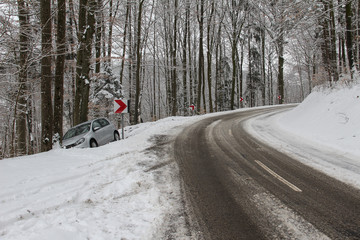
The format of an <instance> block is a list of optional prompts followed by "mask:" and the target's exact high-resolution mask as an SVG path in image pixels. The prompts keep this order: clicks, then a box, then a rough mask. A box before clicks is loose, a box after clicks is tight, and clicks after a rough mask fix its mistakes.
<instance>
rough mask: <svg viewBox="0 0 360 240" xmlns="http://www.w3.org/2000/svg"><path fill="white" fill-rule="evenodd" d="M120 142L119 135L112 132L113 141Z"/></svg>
mask: <svg viewBox="0 0 360 240" xmlns="http://www.w3.org/2000/svg"><path fill="white" fill-rule="evenodd" d="M119 140H120V135H119V133H118V132H114V141H119Z"/></svg>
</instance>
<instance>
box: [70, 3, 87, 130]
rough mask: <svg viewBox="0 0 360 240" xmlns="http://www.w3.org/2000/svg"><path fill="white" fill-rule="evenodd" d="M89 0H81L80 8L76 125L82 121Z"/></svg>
mask: <svg viewBox="0 0 360 240" xmlns="http://www.w3.org/2000/svg"><path fill="white" fill-rule="evenodd" d="M87 4H88V1H87V0H80V6H79V24H78V25H79V27H78V29H79V30H78V41H79V48H78V50H77V55H76V57H77V59H76V81H75V99H74V100H75V101H74V108H73V109H74V125H77V124H79V123H81V121H80V106H81V100H82V98H83V97H82V93H83V91H82V90H83V88H84V85H85V83H84V79H83V77H82V71H83V70H82V66H83V61H84V54H83V52H84V48H85V42H84V39H85V34H84V31H85V27H86V15H87V10H86V8H87Z"/></svg>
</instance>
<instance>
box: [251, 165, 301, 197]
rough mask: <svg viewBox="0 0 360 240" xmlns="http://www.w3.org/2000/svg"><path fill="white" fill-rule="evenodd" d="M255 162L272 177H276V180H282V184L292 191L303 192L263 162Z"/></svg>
mask: <svg viewBox="0 0 360 240" xmlns="http://www.w3.org/2000/svg"><path fill="white" fill-rule="evenodd" d="M255 162H256V163H257V164H258V165H259V166H260V167H262V168H263V169H264V170H266V171H267V172H268V173H270V174H271V175H272V176H274V177H275V178H276V179H278V180H280V181H281V182H282V183H284V184H286V185H287V186H288V187H290V188H291V189H292V190H294V191H295V192H302V190H301V189H300V188H298V187H297V186H295V185H294V184H292V183H291V182H289V181H287V180H286V179H284V178H283V177H281V176H280V175H279V174H277V173H276V172H274V171H273V170H271V169H270V168H268V167H267V166H266V165H265V164H263V163H262V162H260V161H258V160H255Z"/></svg>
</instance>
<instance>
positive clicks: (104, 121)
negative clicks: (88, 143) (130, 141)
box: [99, 118, 110, 127]
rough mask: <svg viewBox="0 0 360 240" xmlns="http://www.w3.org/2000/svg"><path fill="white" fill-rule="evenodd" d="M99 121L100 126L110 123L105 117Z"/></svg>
mask: <svg viewBox="0 0 360 240" xmlns="http://www.w3.org/2000/svg"><path fill="white" fill-rule="evenodd" d="M99 122H100V124H101V127H105V126H107V125H109V124H110V123H109V121H108V120H106V119H104V118H102V119H99Z"/></svg>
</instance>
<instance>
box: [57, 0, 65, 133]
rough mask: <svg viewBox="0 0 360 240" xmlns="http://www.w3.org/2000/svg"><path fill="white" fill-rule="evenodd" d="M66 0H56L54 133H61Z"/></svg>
mask: <svg viewBox="0 0 360 240" xmlns="http://www.w3.org/2000/svg"><path fill="white" fill-rule="evenodd" d="M65 41H66V0H58V23H57V40H56V68H55V91H54V133H55V134H59V137H60V139H61V137H62V135H63V115H64V110H63V105H64V66H65V52H66V45H65Z"/></svg>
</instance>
